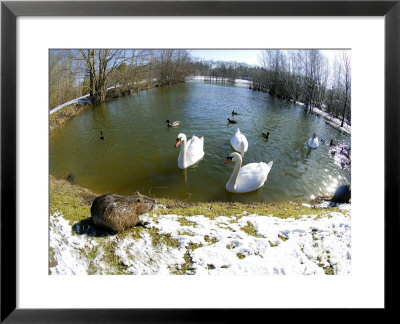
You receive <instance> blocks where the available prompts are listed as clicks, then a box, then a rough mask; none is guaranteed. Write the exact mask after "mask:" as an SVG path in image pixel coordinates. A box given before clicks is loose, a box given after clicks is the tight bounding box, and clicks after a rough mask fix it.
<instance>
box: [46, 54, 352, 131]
mask: <svg viewBox="0 0 400 324" xmlns="http://www.w3.org/2000/svg"><path fill="white" fill-rule="evenodd" d="M259 61H260V66H251V65H249V64H246V63H238V62H227V61H212V60H210V61H207V60H199V59H195V58H193V57H192V56H191V54H190V51H188V50H178V49H162V50H122V49H114V50H111V49H80V50H50V54H49V79H50V82H49V83H50V84H49V91H50V108H52V107H55V106H57V105H60V104H62V103H64V102H66V101H68V100H71V99H74V98H76V97H79V96H82V95H86V94H89V97H90V100H91V101H92V103H98V102H102V101H105V100H106V99H107V98H108V97H118V96H120V95H124V94H126V93H131V92H133V91H137V90H140V89H141V88H143V87H148V86H164V85H170V84H175V83H180V82H185V80H186V79H187V77H188V76H190V75H202V76H208V77H210V79H215V80H219V79H224V80H232V81H234V80H235V79H238V78H240V79H245V80H249V81H250V82H251V88H252V89H254V90H260V91H265V92H268V93H269V94H271V95H273V96H276V97H279V98H282V99H287V100H291V101H294V102H298V101H299V102H303V103H304V104H305V105H306V107H307V108H308V109H309V111H310V112H312V110H313V107H317V108H320V109H322V110H324V111H326V112H328V113H329V114H330V115H332V116H335V117H337V118H341V120H342V126H343V123H344V121H345V120H347V121H348V122H350V121H351V109H350V107H351V61H350V54H349V52H348V51H337V55H336V58H335V60H334V62H333V63H332V62H329V60H328V58H327V57H325V56H324V54H323V53H322V52H321V51H320V50H316V49H312V50H264V51H262V52H261V55H260V58H259Z"/></svg>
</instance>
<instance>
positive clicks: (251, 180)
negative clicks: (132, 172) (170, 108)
mask: <svg viewBox="0 0 400 324" xmlns="http://www.w3.org/2000/svg"><path fill="white" fill-rule="evenodd" d="M232 115H238V113H237V112H235V111H232ZM228 122H229V123H233V124H235V123H236V121H235V120H230V119H229V118H228ZM167 123H168V125H169V124H170V122H169V120H167ZM268 136H269V133H268ZM230 144H231V146H232V148H233V149H234V150H235V151H237V152H233V153H231V154H229V156H228V157H227V158H226V161H225V162H224V164H228V163H230V162H234V163H235V167H234V169H233V172H232V175H231V177H230V178H229V180H228V182H227V183H226V190H227V191H229V192H232V193H246V192H251V191H255V190H257V189H259V188H261V187H262V186H264V184H265V182H266V181H267V177H268V174H269V172H270V171H271V168H272V165H273V161H271V162H269V163H268V164H267V163H265V162H259V163H249V164H247V165H245V166H242V162H243V157H244V153H245V152H247V150H248V147H249V143H248V141H247V138H246V136H245V135H244V134H242V133H241V132H240V129H239V127H238V128H237V129H236V131H235V133H234V134H233V135H232V137H231V139H230ZM174 146H175V147H178V146H180V147H181V150H180V152H179V156H178V168H180V169H186V168H188V167H190V166H192V165H194V164H196V163H197V162H199V161H200V160H201V159H202V158H203V157H204V154H205V153H204V136H203V137H201V138H200V137H197V136H196V135H193V136H192V138H191V139H190V140H189V141H188V140H187V137H186V134H184V133H179V134H178V136H177V138H176V141H175V145H174ZM238 152H239V153H238Z"/></svg>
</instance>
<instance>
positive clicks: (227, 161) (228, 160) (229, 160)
mask: <svg viewBox="0 0 400 324" xmlns="http://www.w3.org/2000/svg"><path fill="white" fill-rule="evenodd" d="M231 162H232V159H229V158H228V159H226V160H225V162H224V164H228V163H231Z"/></svg>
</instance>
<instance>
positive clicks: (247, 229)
mask: <svg viewBox="0 0 400 324" xmlns="http://www.w3.org/2000/svg"><path fill="white" fill-rule="evenodd" d="M240 229H241V230H242V231H243V232H245V233H247V234H248V235H251V236H254V237H262V236H260V235H258V233H257V231H256V229H255V227H254V225H253V224H252V223H250V222H247V225H246V226H244V227H241V228H240Z"/></svg>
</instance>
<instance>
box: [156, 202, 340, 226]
mask: <svg viewBox="0 0 400 324" xmlns="http://www.w3.org/2000/svg"><path fill="white" fill-rule="evenodd" d="M155 199H156V200H157V202H158V203H160V204H163V205H165V206H166V208H165V209H157V210H154V211H152V212H151V214H158V215H167V214H174V215H185V216H196V215H204V216H205V217H208V218H211V219H215V218H216V217H218V216H222V215H223V216H228V217H230V216H236V217H237V218H241V217H243V216H244V214H243V212H245V211H246V212H247V214H258V215H273V216H275V217H279V218H284V219H285V218H289V217H293V218H295V219H298V218H301V217H302V216H308V215H309V216H311V215H317V216H324V215H326V214H328V213H329V212H332V211H334V210H336V211H337V210H338V209H337V208H336V207H332V208H325V209H318V208H309V207H306V206H303V205H302V204H301V203H296V202H268V203H267V202H265V203H264V202H257V203H251V204H246V203H238V202H218V201H215V202H183V201H177V200H171V199H166V198H157V197H155ZM179 222H181V224H183V223H184V222H185V221H184V220H183V219H182V218H181V219H180V220H179Z"/></svg>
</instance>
